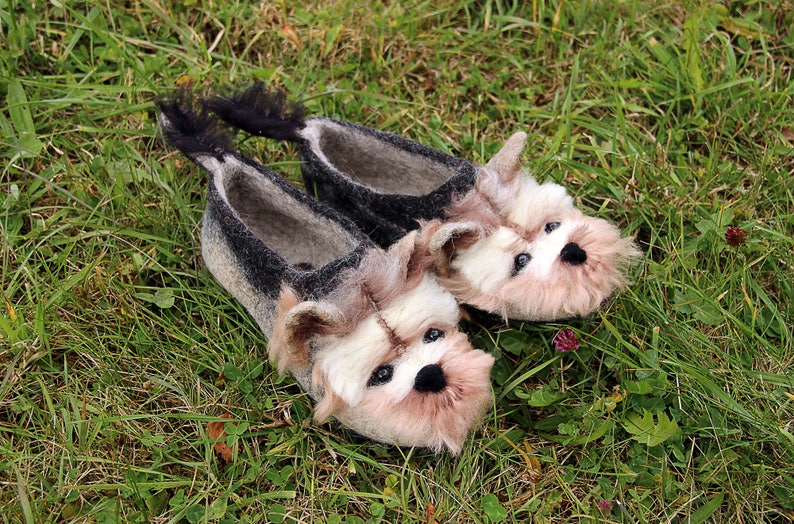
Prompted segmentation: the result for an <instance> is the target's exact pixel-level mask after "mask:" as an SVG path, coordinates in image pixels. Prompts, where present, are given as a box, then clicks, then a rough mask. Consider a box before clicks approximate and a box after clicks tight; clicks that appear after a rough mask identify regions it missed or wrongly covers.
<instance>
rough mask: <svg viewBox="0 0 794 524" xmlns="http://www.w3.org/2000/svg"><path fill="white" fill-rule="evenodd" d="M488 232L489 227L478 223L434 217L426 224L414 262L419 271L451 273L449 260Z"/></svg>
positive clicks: (412, 262)
mask: <svg viewBox="0 0 794 524" xmlns="http://www.w3.org/2000/svg"><path fill="white" fill-rule="evenodd" d="M485 234H486V227H485V226H483V225H482V224H478V223H476V222H469V221H466V222H444V221H441V220H431V221H429V222H425V223H423V224H422V228H421V229H420V234H419V236H418V237H417V241H416V249H415V251H414V254H413V258H412V260H411V264H413V265H415V266H416V267H417V270H419V269H421V270H422V271H428V270H431V271H434V272H435V273H436V274H438V275H441V276H448V275H449V272H450V271H449V263H450V261H451V260H452V257H453V256H454V255H455V253H457V252H458V251H461V250H463V249H466V248H468V247H470V246H471V245H473V244H474V243H475V242H477V241H478V240H479V239H481V238H482V237H483V236H484V235H485Z"/></svg>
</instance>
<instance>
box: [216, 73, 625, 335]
mask: <svg viewBox="0 0 794 524" xmlns="http://www.w3.org/2000/svg"><path fill="white" fill-rule="evenodd" d="M205 104H206V106H207V107H208V108H209V109H210V110H212V111H213V112H215V113H216V114H217V115H218V116H219V117H220V118H222V119H224V120H225V121H227V122H228V123H229V124H231V125H233V126H235V127H238V128H240V129H243V130H245V131H247V132H249V133H252V134H255V135H259V136H265V137H269V138H276V139H282V140H289V141H293V142H296V143H297V144H298V145H299V151H300V156H301V158H302V160H303V161H304V162H303V164H302V165H301V170H302V173H303V177H304V182H305V184H306V188H307V191H308V192H309V193H311V194H313V195H315V196H317V197H318V198H319V199H320V200H322V201H324V202H326V203H328V204H330V205H331V206H332V207H334V208H335V209H337V210H338V211H340V212H342V213H344V214H345V215H347V216H348V217H349V218H350V219H352V220H353V221H354V222H355V223H356V225H357V226H359V227H360V228H361V229H362V231H364V232H366V233H367V235H369V236H370V238H372V239H373V240H374V241H375V242H376V243H377V244H379V245H380V246H382V247H388V246H390V245H392V244H393V243H395V242H397V241H398V240H399V239H400V238H402V237H403V236H405V235H406V234H407V233H408V232H409V231H414V230H417V231H419V239H418V243H419V245H420V246H422V249H424V252H425V254H426V256H427V257H428V258H429V259H430V260H431V262H430V264H431V265H432V266H433V267H434V268H435V271H436V272H437V273H438V277H439V281H440V282H441V283H442V284H443V285H444V286H445V287H447V289H449V290H450V291H452V293H453V294H454V295H455V297H456V298H457V299H458V300H459V301H461V302H463V303H466V304H469V305H472V306H475V307H477V308H479V309H482V310H485V311H488V312H490V313H495V314H499V315H501V316H503V317H505V318H513V319H517V320H526V321H551V320H559V319H563V318H570V317H576V316H584V315H587V314H589V313H591V312H593V311H594V310H596V309H597V308H599V307H600V306H601V304H602V303H603V302H604V301H605V300H606V299H608V298H609V297H610V296H611V295H612V294H613V293H614V291H615V290H616V289H618V288H620V287H622V286H624V285H625V284H626V283H627V278H626V275H625V273H626V268H627V265H628V263H629V261H630V260H631V259H633V258H635V257H637V256H639V254H640V252H639V250H638V248H637V246H636V244H635V243H634V241H633V240H632V239H630V238H625V237H622V236H621V233H620V230H619V229H618V228H617V227H615V226H614V225H613V224H611V223H609V222H608V221H606V220H604V219H601V218H596V217H591V216H588V215H586V214H584V213H583V212H582V211H580V210H579V209H577V208H576V207H575V206H574V202H573V198H572V197H571V196H570V195H569V194H568V193H567V191H566V190H565V188H564V187H562V186H560V185H558V184H554V183H544V184H539V183H538V182H537V181H536V180H535V179H534V178H532V177H531V176H530V175H529V174H528V173H527V172H526V171H525V170H524V169H523V167H522V165H521V162H520V155H521V152H522V151H523V148H524V145H525V143H526V134H525V133H523V132H518V133H516V134H514V135H513V136H512V137H511V138H510V139H509V140H508V141H507V143H506V144H505V145H504V147H503V148H502V149H501V150H500V151H499V152H498V153H497V155H495V156H494V158H493V159H491V160H490V161H489V162H488V163H487V164H486V165H485V166H484V167H478V166H476V165H474V164H473V163H471V162H469V161H467V160H464V159H461V158H456V157H452V156H450V155H447V154H445V153H443V152H441V151H438V150H435V149H433V148H430V147H427V146H424V145H422V144H418V143H416V142H413V141H410V140H408V139H406V138H404V137H401V136H399V135H395V134H391V133H385V132H382V131H378V130H375V129H371V128H367V127H364V126H360V125H356V124H353V123H350V122H345V121H340V120H334V119H331V118H325V117H312V118H306V117H305V115H304V112H303V110H302V108H300V106H298V105H296V104H290V103H288V102H287V101H286V98H285V96H284V95H283V93H280V92H274V91H268V90H267V89H265V88H264V86H263V85H262V84H261V83H257V84H254V85H253V86H251V87H250V88H248V89H246V90H243V91H241V92H239V93H236V94H234V95H232V96H231V97H213V98H210V99H208V100H206V101H205ZM547 229H548V231H546V230H547Z"/></svg>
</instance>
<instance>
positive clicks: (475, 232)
mask: <svg viewBox="0 0 794 524" xmlns="http://www.w3.org/2000/svg"><path fill="white" fill-rule="evenodd" d="M484 234H485V229H484V228H483V227H482V226H481V225H480V224H477V223H475V222H445V223H442V224H441V226H440V227H438V228H437V229H436V230H435V231H433V232H432V235H431V236H430V241H429V243H428V246H427V247H428V249H429V250H430V254H431V255H433V256H435V257H438V256H441V255H442V254H443V255H446V257H447V258H451V257H452V256H453V255H454V254H455V253H456V252H458V251H460V250H462V249H466V248H467V247H470V246H471V245H472V244H474V243H475V242H476V241H477V240H479V239H480V238H481V237H482V236H483V235H484Z"/></svg>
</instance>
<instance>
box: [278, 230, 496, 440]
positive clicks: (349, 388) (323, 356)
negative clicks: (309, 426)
mask: <svg viewBox="0 0 794 524" xmlns="http://www.w3.org/2000/svg"><path fill="white" fill-rule="evenodd" d="M415 239H416V235H415V234H411V235H408V236H407V237H406V238H404V239H403V240H402V241H400V242H399V243H398V244H396V245H395V246H394V247H393V248H392V249H390V250H389V252H388V253H383V252H380V251H373V252H372V253H371V254H370V255H369V256H368V258H367V259H366V260H365V261H364V262H363V264H362V266H361V267H360V268H359V269H358V270H357V271H355V272H354V273H351V275H350V278H349V279H347V280H346V283H345V284H343V286H342V287H341V288H340V290H338V291H337V292H335V293H334V294H333V296H331V297H328V299H327V300H325V301H323V302H300V303H299V302H298V301H297V300H296V298H295V295H294V293H292V292H291V291H290V290H289V289H286V288H285V289H284V290H283V291H282V296H281V298H280V299H279V304H278V305H277V313H276V317H277V320H276V322H275V325H276V326H278V328H277V329H276V330H275V331H274V333H273V337H272V338H271V340H270V351H271V356H272V358H274V359H275V360H276V361H277V362H278V363H279V367H280V368H287V369H289V370H290V371H291V372H292V373H293V374H294V375H295V376H296V377H297V378H298V379H299V380H301V377H304V381H303V383H302V386H303V387H304V388H305V389H306V390H307V391H309V392H310V394H311V395H312V396H313V397H314V398H315V399H316V400H317V401H318V403H317V406H316V409H315V419H317V420H318V421H320V422H322V421H324V420H326V419H327V418H329V417H331V416H334V417H336V418H337V419H338V420H339V421H340V422H342V423H343V424H344V425H346V426H348V427H350V428H351V429H353V430H355V431H357V432H359V433H361V434H362V435H365V436H367V437H370V438H372V439H375V440H379V441H383V442H388V443H392V444H396V445H400V446H425V447H430V448H432V449H435V450H440V449H442V448H447V449H449V450H450V451H452V452H453V453H458V452H459V451H460V450H461V448H462V445H463V442H464V440H465V438H466V435H467V434H468V432H469V431H470V430H471V428H472V427H473V426H474V425H475V424H477V422H478V421H479V420H480V418H481V417H482V415H483V413H484V411H485V410H486V409H487V407H488V405H489V403H490V399H491V388H490V380H489V375H490V369H491V367H492V365H493V357H491V356H490V355H488V354H486V353H484V352H483V351H479V350H474V349H472V347H471V345H470V343H469V342H468V339H467V338H466V336H465V335H464V334H462V333H461V332H460V331H459V330H458V328H457V322H458V320H459V309H458V306H457V303H456V301H455V299H454V298H453V297H452V295H450V294H449V292H448V291H446V290H445V289H444V288H443V287H441V286H440V285H439V284H438V282H437V281H436V280H435V279H434V278H432V277H430V276H429V275H428V273H427V272H426V267H423V266H422V262H421V260H420V259H419V258H417V255H418V253H419V251H418V250H417V249H416V248H415ZM431 328H436V329H438V330H440V331H442V332H443V336H442V337H440V338H438V339H437V340H432V341H427V340H426V339H425V335H426V333H427V331H428V330H429V329H431ZM384 365H389V366H391V367H392V370H393V376H392V378H391V380H390V381H389V382H387V383H385V384H381V385H372V384H369V382H370V377H372V375H373V372H375V370H376V369H378V368H380V367H381V366H384ZM427 365H438V366H439V367H440V368H441V370H442V373H443V377H444V381H445V386H444V388H443V389H442V390H441V391H438V392H432V391H429V392H428V391H418V390H417V389H416V388H415V387H414V384H415V381H416V377H417V374H418V373H419V370H420V369H422V368H424V367H425V366H427Z"/></svg>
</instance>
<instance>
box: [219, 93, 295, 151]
mask: <svg viewBox="0 0 794 524" xmlns="http://www.w3.org/2000/svg"><path fill="white" fill-rule="evenodd" d="M204 105H205V107H207V109H209V110H211V111H212V112H214V113H215V114H216V115H218V116H219V117H220V118H221V119H223V120H224V121H225V122H226V123H228V124H230V125H232V126H234V127H237V128H239V129H242V130H244V131H247V132H248V133H251V134H253V135H258V136H264V137H267V138H272V139H275V140H295V139H296V137H297V133H298V131H300V130H301V129H303V128H304V127H305V126H306V123H305V117H306V112H305V110H304V108H303V106H302V105H300V104H298V103H296V102H289V101H288V100H287V97H286V95H285V94H284V93H283V92H282V91H279V90H275V89H274V90H270V89H267V88H265V86H264V84H263V83H261V82H257V83H255V84H254V85H252V86H251V87H249V88H248V89H245V90H243V91H240V92H238V93H236V94H234V95H232V96H231V97H228V98H226V97H212V98H208V99H206V100H204Z"/></svg>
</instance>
